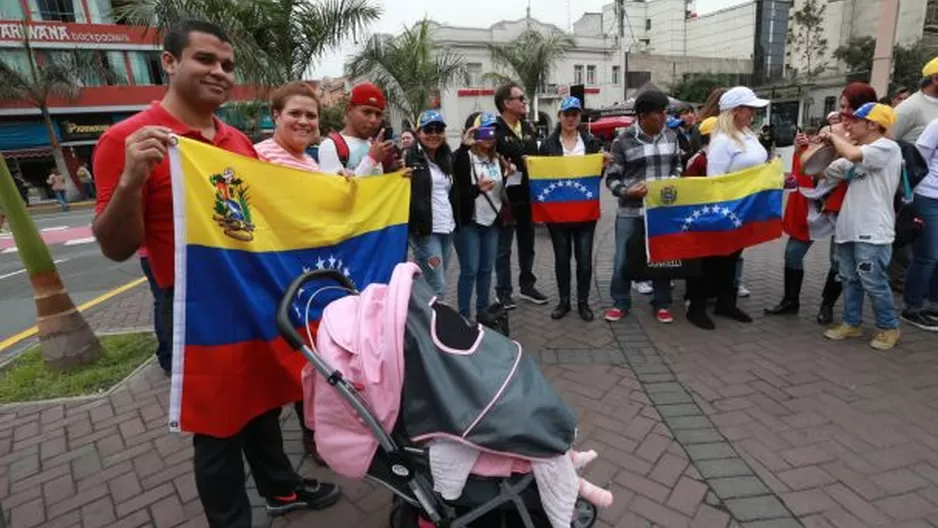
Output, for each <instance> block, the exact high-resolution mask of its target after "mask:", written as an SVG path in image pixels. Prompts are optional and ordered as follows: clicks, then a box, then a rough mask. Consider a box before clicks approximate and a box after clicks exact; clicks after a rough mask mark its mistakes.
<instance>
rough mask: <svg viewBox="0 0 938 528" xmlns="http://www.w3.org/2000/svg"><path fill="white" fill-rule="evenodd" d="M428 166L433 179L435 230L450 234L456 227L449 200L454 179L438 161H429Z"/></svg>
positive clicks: (432, 198)
mask: <svg viewBox="0 0 938 528" xmlns="http://www.w3.org/2000/svg"><path fill="white" fill-rule="evenodd" d="M427 166H428V167H429V168H430V178H431V179H432V180H433V191H432V193H431V200H432V201H431V203H432V207H433V232H434V233H442V234H445V235H448V234H449V233H452V232H453V230H454V229H456V219H455V218H454V217H453V205H452V204H451V203H450V201H449V190H450V188H452V186H453V181H452V180H451V179H450V178H449V176H447V175H446V174H445V173H444V172H443V170H442V169H440V166H439V165H437V164H436V163H433V162H427Z"/></svg>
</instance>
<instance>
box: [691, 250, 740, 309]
mask: <svg viewBox="0 0 938 528" xmlns="http://www.w3.org/2000/svg"><path fill="white" fill-rule="evenodd" d="M741 254H742V251H737V252H736V253H733V254H732V255H725V256H719V257H706V258H704V259H702V266H703V275H702V276H700V277H696V278H691V279H687V298H688V299H689V300H690V301H691V302H694V303H704V305H706V302H707V299H708V298H710V297H713V296H716V298H717V304H718V305H730V306H732V305H735V304H736V291H737V287H736V261H737V260H739V256H740V255H741Z"/></svg>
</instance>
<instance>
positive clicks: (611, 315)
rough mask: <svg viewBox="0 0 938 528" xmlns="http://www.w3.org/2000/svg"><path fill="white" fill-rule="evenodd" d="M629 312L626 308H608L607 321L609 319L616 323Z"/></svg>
mask: <svg viewBox="0 0 938 528" xmlns="http://www.w3.org/2000/svg"><path fill="white" fill-rule="evenodd" d="M627 313H628V312H626V311H625V310H620V309H618V308H610V309H608V310H606V315H605V317H606V320H607V321H609V322H610V323H614V322H616V321H618V320H619V319H622V318H623V317H625V316H626V314H627Z"/></svg>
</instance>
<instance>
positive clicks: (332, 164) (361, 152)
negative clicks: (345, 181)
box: [319, 134, 384, 176]
mask: <svg viewBox="0 0 938 528" xmlns="http://www.w3.org/2000/svg"><path fill="white" fill-rule="evenodd" d="M342 138H343V139H345V143H346V144H347V145H348V153H349V154H348V167H349V168H353V169H354V171H355V175H356V176H380V175H381V174H384V168H383V167H382V166H381V164H380V163H375V161H374V160H373V159H371V156H369V155H368V150H369V149H371V141H369V140H367V139H362V138H357V137H352V136H346V135H345V134H342ZM344 168H345V167H344V166H343V165H342V162H341V161H340V160H339V153H338V151H336V148H335V141H332V139H331V138H328V137H327V138H326V139H324V140H322V143H320V144H319V169H320V170H321V171H322V172H325V173H327V174H339V171H341V170H342V169H344Z"/></svg>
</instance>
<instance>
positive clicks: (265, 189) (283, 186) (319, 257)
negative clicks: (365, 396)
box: [169, 138, 410, 437]
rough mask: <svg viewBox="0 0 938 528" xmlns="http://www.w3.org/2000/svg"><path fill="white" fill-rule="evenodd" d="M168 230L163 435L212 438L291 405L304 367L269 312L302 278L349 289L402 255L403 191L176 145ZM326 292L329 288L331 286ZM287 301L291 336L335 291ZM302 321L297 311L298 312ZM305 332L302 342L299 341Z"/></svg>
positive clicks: (389, 180)
mask: <svg viewBox="0 0 938 528" xmlns="http://www.w3.org/2000/svg"><path fill="white" fill-rule="evenodd" d="M170 165H171V170H172V178H173V205H174V216H175V229H176V234H175V238H176V284H175V301H174V307H173V314H174V329H173V374H172V389H171V394H170V412H169V416H170V428H171V429H172V430H175V431H187V432H193V433H201V434H207V435H211V436H216V437H227V436H231V435H233V434H235V433H236V432H238V431H239V430H240V429H241V428H242V427H243V426H244V425H245V424H246V423H247V422H248V421H249V420H250V419H252V418H254V417H256V416H258V415H260V414H262V413H264V412H266V411H269V410H271V409H274V408H277V407H279V406H281V405H284V404H287V403H291V402H294V401H298V400H301V399H302V390H301V388H300V370H301V368H302V367H303V365H304V362H305V359H304V358H303V356H302V354H300V353H299V352H295V351H294V350H292V349H291V348H290V347H289V346H288V345H287V344H286V342H285V341H284V340H283V339H282V338H281V337H280V336H279V334H278V332H277V327H276V325H275V323H274V315H275V310H276V306H277V304H278V302H279V300H280V297H281V295H283V292H284V290H285V289H286V288H287V286H288V285H289V283H290V282H291V281H292V280H293V279H294V278H296V277H297V276H298V275H300V274H301V273H302V272H303V271H304V270H308V269H322V268H330V269H334V270H339V271H341V272H342V273H344V274H345V275H346V276H347V277H349V278H351V279H352V281H353V282H354V283H355V285H356V286H357V288H358V289H363V288H364V287H365V286H366V285H368V284H370V283H372V282H387V281H388V279H390V276H391V272H392V271H393V268H394V266H395V264H397V263H399V262H402V261H404V260H405V259H406V256H407V220H408V214H409V203H410V181H409V180H407V179H406V178H402V177H401V175H400V173H395V174H390V175H386V176H379V177H371V178H362V179H354V180H352V181H351V182H349V181H346V179H345V178H341V177H337V176H334V175H325V174H312V173H309V172H304V171H300V170H296V169H291V168H288V167H281V166H276V165H272V164H268V163H264V162H261V161H258V160H254V159H250V158H245V157H242V156H238V155H235V154H231V153H228V152H225V151H222V150H220V149H217V148H214V147H212V146H210V145H206V144H204V143H200V142H197V141H192V140H188V139H185V138H178V144H177V145H176V146H174V147H172V148H171V149H170ZM332 285H333V286H335V284H334V283H333V284H332ZM316 286H317V285H316V284H313V285H311V286H308V287H307V288H306V290H307V291H306V292H303V293H301V295H300V296H298V300H297V301H296V302H294V316H295V321H296V324H297V327H298V328H300V327H306V326H307V324H308V321H312V322H313V323H314V325H313V326H315V322H317V321H318V320H319V317H320V313H321V310H322V308H323V307H324V306H325V304H326V303H327V302H328V301H329V300H330V299H334V298H337V297H338V296H340V295H341V292H336V291H334V290H333V291H328V292H327V293H326V295H325V296H323V295H319V296H317V297H316V299H315V300H313V301H312V302H310V299H311V295H312V293H313V291H314V290H315V289H316ZM307 310H309V311H308V312H307ZM301 333H305V332H301Z"/></svg>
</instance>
